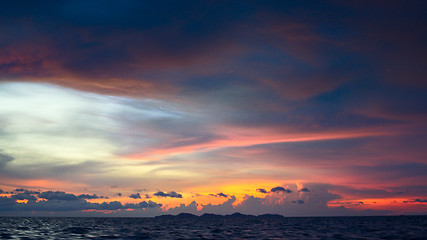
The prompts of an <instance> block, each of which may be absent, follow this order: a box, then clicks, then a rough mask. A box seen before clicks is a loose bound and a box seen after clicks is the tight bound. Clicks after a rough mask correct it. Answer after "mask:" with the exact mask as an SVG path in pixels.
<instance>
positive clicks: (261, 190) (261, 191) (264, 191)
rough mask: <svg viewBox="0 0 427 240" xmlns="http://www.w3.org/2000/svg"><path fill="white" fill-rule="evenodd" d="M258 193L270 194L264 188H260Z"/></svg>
mask: <svg viewBox="0 0 427 240" xmlns="http://www.w3.org/2000/svg"><path fill="white" fill-rule="evenodd" d="M256 191H257V192H260V193H268V192H267V190H265V189H264V188H258V189H257V190H256Z"/></svg>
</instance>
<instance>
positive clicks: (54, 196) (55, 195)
mask: <svg viewBox="0 0 427 240" xmlns="http://www.w3.org/2000/svg"><path fill="white" fill-rule="evenodd" d="M37 196H38V197H39V198H44V199H47V200H61V201H74V200H78V199H79V198H78V197H77V196H76V195H74V194H72V193H65V192H61V191H55V192H53V191H47V192H42V193H40V194H38V195H37Z"/></svg>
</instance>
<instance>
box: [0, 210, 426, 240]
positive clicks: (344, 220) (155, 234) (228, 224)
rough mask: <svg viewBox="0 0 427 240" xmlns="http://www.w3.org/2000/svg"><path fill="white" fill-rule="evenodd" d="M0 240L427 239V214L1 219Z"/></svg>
mask: <svg viewBox="0 0 427 240" xmlns="http://www.w3.org/2000/svg"><path fill="white" fill-rule="evenodd" d="M0 238H1V239H248V238H249V239H420V240H421V239H423V240H424V239H427V216H390V217H311V218H310V217H303V218H279V217H244V216H243V217H235V218H233V217H206V218H203V217H164V218H50V217H49V218H43V217H28V218H27V217H0Z"/></svg>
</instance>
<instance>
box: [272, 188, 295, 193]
mask: <svg viewBox="0 0 427 240" xmlns="http://www.w3.org/2000/svg"><path fill="white" fill-rule="evenodd" d="M270 191H271V192H285V193H292V190H290V189H285V188H283V187H274V188H272V189H271V190H270Z"/></svg>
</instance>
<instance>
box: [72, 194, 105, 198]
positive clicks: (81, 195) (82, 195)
mask: <svg viewBox="0 0 427 240" xmlns="http://www.w3.org/2000/svg"><path fill="white" fill-rule="evenodd" d="M77 197H78V198H81V199H98V198H107V197H105V196H98V195H96V194H92V195H90V194H80V195H78V196H77Z"/></svg>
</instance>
